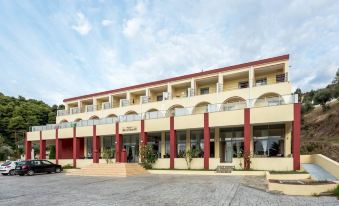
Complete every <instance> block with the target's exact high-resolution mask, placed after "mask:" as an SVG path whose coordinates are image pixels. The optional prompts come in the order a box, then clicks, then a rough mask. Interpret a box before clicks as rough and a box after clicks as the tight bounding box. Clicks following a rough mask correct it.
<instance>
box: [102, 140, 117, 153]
mask: <svg viewBox="0 0 339 206" xmlns="http://www.w3.org/2000/svg"><path fill="white" fill-rule="evenodd" d="M102 141H103V143H102V145H103V149H110V150H111V158H114V157H115V136H103V137H102Z"/></svg>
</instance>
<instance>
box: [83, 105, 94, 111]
mask: <svg viewBox="0 0 339 206" xmlns="http://www.w3.org/2000/svg"><path fill="white" fill-rule="evenodd" d="M85 111H86V112H93V111H95V107H94V105H86V106H85Z"/></svg>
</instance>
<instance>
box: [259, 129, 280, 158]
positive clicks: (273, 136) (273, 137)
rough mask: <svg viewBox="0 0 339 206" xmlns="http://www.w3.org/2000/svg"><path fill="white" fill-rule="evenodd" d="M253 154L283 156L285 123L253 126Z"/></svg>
mask: <svg viewBox="0 0 339 206" xmlns="http://www.w3.org/2000/svg"><path fill="white" fill-rule="evenodd" d="M253 136H254V137H253V142H254V155H256V156H264V157H283V156H284V137H285V125H283V124H281V125H264V126H254V127H253Z"/></svg>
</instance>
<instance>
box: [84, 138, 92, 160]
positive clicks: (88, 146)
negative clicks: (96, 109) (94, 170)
mask: <svg viewBox="0 0 339 206" xmlns="http://www.w3.org/2000/svg"><path fill="white" fill-rule="evenodd" d="M92 145H93V142H92V137H86V155H85V158H86V159H92V158H93V153H92V151H93V150H92V149H93V148H92Z"/></svg>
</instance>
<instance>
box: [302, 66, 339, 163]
mask: <svg viewBox="0 0 339 206" xmlns="http://www.w3.org/2000/svg"><path fill="white" fill-rule="evenodd" d="M296 93H298V94H299V95H300V96H301V101H302V128H301V154H318V153H320V154H323V155H325V156H327V157H329V158H331V159H333V160H336V161H338V162H339V70H338V71H337V73H336V76H335V78H334V80H333V81H332V82H331V84H329V85H328V86H327V87H325V88H321V89H318V90H315V91H314V90H312V91H310V92H306V93H302V92H301V90H300V89H297V90H296Z"/></svg>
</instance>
